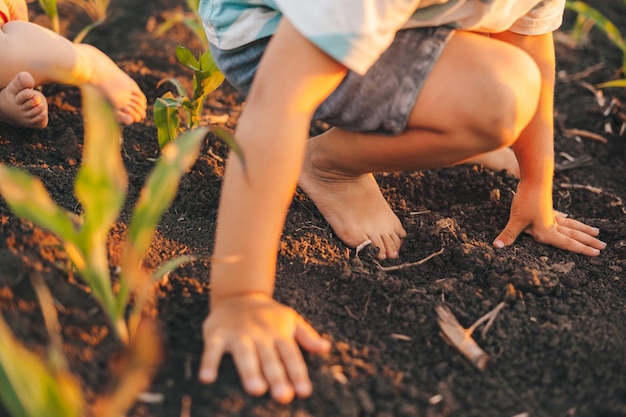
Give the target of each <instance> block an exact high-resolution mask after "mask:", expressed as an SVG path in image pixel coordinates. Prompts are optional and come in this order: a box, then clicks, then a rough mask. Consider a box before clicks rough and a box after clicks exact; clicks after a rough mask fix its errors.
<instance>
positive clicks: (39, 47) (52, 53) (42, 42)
mask: <svg viewBox="0 0 626 417" xmlns="http://www.w3.org/2000/svg"><path fill="white" fill-rule="evenodd" d="M0 45H2V48H0V62H2V67H1V68H0V88H3V87H4V86H6V85H8V83H9V82H10V81H11V80H12V79H13V78H14V77H15V76H16V75H17V73H19V72H20V71H27V72H29V73H30V74H31V75H32V77H33V79H34V81H35V85H41V84H46V83H63V84H72V85H81V84H84V83H88V84H92V85H94V86H95V87H97V88H98V89H100V91H102V93H103V94H104V95H105V96H106V97H107V98H108V99H109V100H110V101H111V103H112V105H113V106H114V108H115V109H116V110H117V114H118V118H119V120H120V121H121V122H122V123H127V124H130V123H133V122H137V121H139V120H141V119H143V118H144V117H145V112H146V97H145V96H144V94H143V92H142V91H141V89H140V88H139V86H138V85H137V83H135V81H134V80H133V79H132V78H130V77H129V76H128V75H127V74H126V73H124V72H123V71H122V70H121V69H120V68H119V67H118V66H117V65H116V64H115V63H114V62H113V61H112V60H111V59H109V57H107V56H106V55H105V54H104V53H102V52H101V51H100V50H98V49H96V48H94V47H93V46H90V45H87V44H74V43H72V42H70V41H69V40H68V39H66V38H64V37H62V36H60V35H58V34H56V33H54V32H52V31H50V30H48V29H46V28H44V27H42V26H38V25H35V24H33V23H29V22H21V21H12V22H9V23H6V24H4V25H2V26H1V27H0Z"/></svg>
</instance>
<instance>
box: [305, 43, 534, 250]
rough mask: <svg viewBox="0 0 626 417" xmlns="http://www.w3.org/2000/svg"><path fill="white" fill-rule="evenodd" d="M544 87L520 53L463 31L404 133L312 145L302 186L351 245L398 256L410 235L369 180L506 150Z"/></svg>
mask: <svg viewBox="0 0 626 417" xmlns="http://www.w3.org/2000/svg"><path fill="white" fill-rule="evenodd" d="M485 57H489V59H486V58H485ZM459 68H462V71H460V70H459ZM539 80H540V78H539V71H538V68H537V66H536V64H535V63H534V62H533V61H532V59H531V58H530V56H528V55H527V54H525V53H523V52H522V51H521V50H519V49H516V48H514V47H512V46H510V45H508V44H505V43H503V42H499V41H496V40H493V39H490V38H488V37H483V36H479V35H475V34H470V33H462V32H458V33H456V34H455V35H454V36H453V37H452V39H451V40H450V41H449V43H448V45H447V46H446V47H445V49H444V50H443V52H442V54H441V56H440V58H439V60H438V61H437V62H436V64H435V65H434V67H433V69H432V71H431V72H430V74H429V76H428V78H427V79H426V82H425V84H424V85H423V88H422V89H421V91H420V93H419V96H418V98H417V100H416V102H415V104H414V105H413V107H412V110H411V112H410V116H409V120H408V127H407V129H406V130H405V131H404V132H403V133H401V134H398V135H395V136H386V135H378V134H367V133H354V132H349V131H346V130H341V129H331V130H330V131H328V132H326V133H325V134H323V135H320V136H318V137H316V138H314V139H311V140H309V143H308V145H307V154H306V160H305V164H304V167H303V172H302V174H301V177H300V180H299V185H300V187H301V188H302V189H303V190H304V191H305V192H306V193H307V194H308V195H309V196H310V197H311V199H312V200H313V201H314V202H315V204H316V205H317V207H318V208H319V210H320V212H321V213H322V214H323V215H324V217H325V218H326V219H327V221H328V222H329V223H330V225H331V227H332V228H333V230H334V231H335V233H337V235H338V237H339V238H340V239H342V240H343V241H344V242H345V243H346V244H347V245H349V246H352V247H354V246H357V245H358V244H360V243H361V242H362V241H363V240H366V239H369V240H371V241H372V244H373V245H374V246H376V247H377V248H379V249H380V251H379V255H378V256H379V258H381V259H384V258H387V257H394V256H397V253H398V247H399V243H400V242H401V239H402V237H403V236H404V234H405V231H404V229H402V227H401V226H399V221H398V219H397V217H396V216H395V214H394V213H393V212H392V211H391V209H390V208H389V206H388V205H387V203H386V202H385V200H384V199H383V197H382V195H381V193H380V191H379V190H378V188H377V187H376V186H375V182H374V180H373V178H372V177H371V174H370V173H372V172H389V171H413V170H422V169H432V168H441V167H446V166H451V165H455V164H458V163H462V162H467V161H469V160H470V159H471V158H474V157H476V156H477V155H482V156H484V155H489V153H490V152H493V151H496V152H499V151H497V150H499V149H504V148H507V147H508V146H510V145H511V144H512V143H513V142H514V141H515V139H517V137H518V136H519V134H520V132H521V131H522V130H523V128H524V127H525V126H526V125H527V124H528V122H529V121H530V120H531V118H532V116H533V115H534V113H535V111H536V107H537V103H538V96H539V87H540V81H539ZM503 152H506V151H503ZM493 155H496V153H492V154H491V156H493Z"/></svg>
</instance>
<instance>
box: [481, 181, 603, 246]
mask: <svg viewBox="0 0 626 417" xmlns="http://www.w3.org/2000/svg"><path fill="white" fill-rule="evenodd" d="M537 194H538V193H537V192H535V190H527V189H525V188H524V186H523V184H522V183H520V186H519V187H518V190H517V193H516V194H515V196H514V197H513V202H512V204H511V216H510V217H509V222H508V223H507V225H506V227H505V228H504V230H503V231H502V232H501V233H500V235H499V236H498V237H497V238H496V239H495V241H494V242H493V245H494V246H495V247H497V248H502V247H504V246H508V245H510V244H512V243H513V242H514V241H515V239H517V237H518V236H519V235H520V233H522V232H526V233H528V234H529V235H531V236H532V237H533V238H534V239H535V240H536V241H537V242H539V243H543V244H546V245H552V246H555V247H557V248H560V249H565V250H567V251H570V252H576V253H581V254H583V255H588V256H598V255H599V254H600V251H601V250H602V249H604V248H605V247H606V243H604V242H602V241H601V240H599V239H597V238H596V236H598V234H599V233H600V231H599V230H598V229H597V228H595V227H591V226H588V225H586V224H584V223H581V222H579V221H577V220H574V219H569V218H567V217H566V216H565V215H564V214H562V213H559V212H556V211H554V210H553V209H552V201H551V197H549V198H548V197H544V198H543V199H542V198H541V196H540V195H537Z"/></svg>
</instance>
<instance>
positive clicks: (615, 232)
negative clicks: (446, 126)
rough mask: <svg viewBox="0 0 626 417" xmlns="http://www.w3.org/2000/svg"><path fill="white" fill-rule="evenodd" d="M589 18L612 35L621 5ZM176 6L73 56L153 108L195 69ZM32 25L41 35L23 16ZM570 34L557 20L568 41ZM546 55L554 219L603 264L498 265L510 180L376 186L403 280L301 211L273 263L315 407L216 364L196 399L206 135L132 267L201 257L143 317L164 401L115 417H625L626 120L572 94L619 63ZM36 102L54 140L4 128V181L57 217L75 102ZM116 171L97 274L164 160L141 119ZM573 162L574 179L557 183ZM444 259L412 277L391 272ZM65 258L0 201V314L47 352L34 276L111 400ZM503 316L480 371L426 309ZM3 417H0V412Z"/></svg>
mask: <svg viewBox="0 0 626 417" xmlns="http://www.w3.org/2000/svg"><path fill="white" fill-rule="evenodd" d="M590 3H591V4H593V5H595V6H597V7H598V8H600V9H601V10H602V11H603V12H605V13H606V14H607V16H609V17H610V18H611V19H612V20H613V21H614V22H615V23H616V24H617V26H618V27H620V28H622V29H623V28H626V5H625V4H624V3H623V2H620V1H610V2H607V1H602V0H594V1H590ZM183 4H184V2H183V1H182V0H177V1H175V0H156V1H149V2H147V1H143V0H124V1H122V0H117V1H115V0H114V1H113V2H112V4H111V8H110V16H109V19H108V21H107V23H106V24H105V25H103V26H101V27H99V28H98V29H97V30H95V31H94V32H92V33H91V34H90V35H89V36H88V37H87V38H86V42H89V43H92V44H94V45H96V46H98V47H100V48H101V49H103V50H104V51H105V52H107V53H108V54H109V55H110V56H111V57H112V58H114V59H115V61H116V62H118V63H119V65H120V66H121V67H122V68H123V69H125V70H126V71H127V72H128V73H129V74H130V75H131V76H132V77H133V78H135V79H136V80H137V81H138V82H139V84H140V85H141V87H142V88H143V89H144V91H145V93H146V95H147V96H148V100H149V104H150V106H151V105H152V103H153V102H154V100H155V98H156V97H159V96H161V95H163V94H164V93H165V91H166V87H165V86H162V87H157V83H158V82H159V80H161V79H163V78H165V77H178V78H179V79H180V80H181V81H183V82H184V83H187V85H190V81H191V74H190V73H189V72H188V71H187V70H186V69H184V68H183V67H181V66H180V65H178V64H177V63H176V59H175V55H174V49H175V47H176V45H177V44H183V45H186V46H188V47H191V48H192V49H193V50H194V51H197V52H199V51H200V50H201V47H200V44H199V43H198V41H197V40H196V39H195V37H194V35H193V34H191V33H190V32H189V31H187V30H186V29H185V28H184V27H176V28H175V29H174V30H173V31H172V32H170V33H168V35H167V36H166V37H163V38H157V37H155V36H154V34H153V33H152V32H151V30H150V28H152V27H154V24H155V23H158V22H160V21H162V13H163V12H165V11H168V10H174V9H175V8H177V7H178V8H180V7H182V5H183ZM61 11H62V13H63V14H62V20H63V21H64V22H65V26H64V27H65V30H67V31H68V33H70V34H71V33H75V31H76V30H77V29H78V28H80V27H82V26H84V25H85V24H86V23H87V22H88V20H87V18H86V16H83V15H82V14H80V13H78V12H76V10H75V9H72V8H71V7H69V6H64V7H63V8H62V10H61ZM31 14H32V18H33V19H34V20H35V21H38V22H40V23H42V24H46V20H45V18H44V17H43V16H42V15H41V13H40V11H39V9H38V8H37V5H36V2H35V3H32V4H31ZM572 21H573V15H572V14H570V13H569V12H568V14H567V19H566V24H565V26H564V29H568V28H569V27H571V24H572ZM68 23H71V24H69V25H68ZM72 31H74V32H72ZM557 39H558V40H559V41H558V58H559V60H558V67H559V68H558V69H559V76H560V77H559V82H558V85H557V91H556V107H557V116H556V119H557V120H556V122H557V134H556V150H557V161H556V162H557V164H558V167H559V170H558V171H557V173H556V176H555V184H554V204H555V207H556V208H557V209H558V210H561V211H564V212H566V213H568V214H569V215H570V216H572V217H574V218H577V219H580V220H582V221H584V222H587V223H589V224H592V225H595V226H598V227H600V229H601V231H602V232H601V238H602V239H603V240H605V241H606V242H607V243H608V247H607V249H606V250H605V251H604V252H603V253H602V255H601V256H600V257H598V258H588V257H583V256H579V255H575V254H571V253H566V252H563V251H560V250H557V249H554V248H551V247H545V246H541V245H539V244H537V243H535V242H534V241H533V240H532V239H531V238H529V237H521V238H520V239H519V241H518V242H517V243H516V244H515V245H513V246H512V247H509V248H506V249H502V250H497V251H496V250H494V249H493V248H492V247H491V245H490V242H491V241H492V239H493V238H494V237H495V236H496V235H497V233H498V231H499V230H500V229H501V228H503V227H504V225H505V222H506V219H507V217H508V207H509V204H510V200H511V196H512V194H513V192H514V191H515V187H516V180H515V179H514V178H512V177H510V176H507V175H506V174H505V173H495V172H490V171H486V170H483V169H482V168H480V167H465V166H464V167H456V168H451V169H442V170H433V171H424V172H410V173H400V174H385V175H379V176H378V178H379V180H380V185H381V187H382V189H383V191H384V194H385V195H386V196H387V197H388V199H389V202H390V204H391V205H392V207H393V209H394V210H395V211H396V212H397V213H398V215H399V216H400V217H401V219H402V220H403V222H404V224H405V226H406V228H407V231H408V233H409V235H408V238H407V241H406V245H405V246H404V248H403V249H402V252H401V258H400V261H396V262H393V263H387V264H386V265H384V266H392V265H398V266H399V269H397V270H393V271H385V270H382V269H381V268H380V267H379V266H378V265H377V264H376V263H375V262H374V261H373V258H372V256H371V254H369V253H361V254H360V255H359V257H356V256H355V253H354V251H350V250H349V249H348V248H346V247H345V246H344V245H343V244H342V243H341V242H340V241H339V240H338V239H337V238H336V237H335V236H334V234H333V233H332V231H331V230H330V228H329V226H328V225H327V224H326V222H325V221H324V219H323V218H322V217H321V216H320V214H319V213H318V212H317V211H316V209H315V207H314V205H313V204H312V203H311V201H310V200H309V199H308V198H307V197H306V196H305V195H303V194H302V193H298V194H297V195H296V197H295V198H294V201H293V204H292V207H291V211H290V213H289V217H288V220H287V224H286V227H285V231H284V235H283V240H282V244H281V247H280V253H279V260H278V262H279V263H278V279H277V288H276V298H277V299H278V300H280V301H282V302H284V303H286V304H288V305H290V306H292V307H294V308H296V309H297V310H298V311H299V312H301V313H302V314H303V315H304V317H306V318H307V319H308V320H310V321H311V323H312V324H313V325H314V326H315V327H316V328H317V329H318V330H319V331H321V332H322V333H323V334H325V335H327V336H328V338H329V339H331V340H332V341H333V342H334V348H333V350H332V354H331V355H330V356H329V357H328V358H317V357H311V358H309V360H310V372H311V375H312V378H313V381H314V386H315V393H314V395H313V396H312V397H311V398H310V399H307V400H296V401H295V402H293V403H292V404H291V405H288V406H282V405H278V404H276V403H274V402H272V401H271V400H270V399H269V398H268V397H262V398H251V397H249V396H247V395H245V394H244V393H243V392H242V390H241V387H240V384H239V381H238V378H237V376H236V373H235V370H234V367H233V365H232V362H230V361H229V360H226V361H224V363H223V366H222V369H221V377H220V379H219V380H218V382H217V383H216V384H214V385H211V386H203V385H201V384H200V383H198V381H197V380H196V376H195V374H196V371H197V367H198V361H199V357H200V354H201V351H202V339H201V334H200V326H201V323H202V320H203V319H204V318H205V316H206V315H207V312H208V308H209V306H208V293H209V282H208V276H209V270H210V262H209V256H210V254H211V249H212V243H213V238H214V223H215V217H216V210H217V205H218V198H219V192H220V185H221V181H222V172H223V166H224V163H223V160H222V158H224V157H225V156H226V153H227V149H226V147H225V146H224V145H222V144H221V143H220V142H219V140H217V139H216V137H215V136H213V135H212V134H210V135H209V136H208V137H207V138H206V140H205V143H204V146H203V151H202V155H201V156H200V158H199V159H198V161H197V162H196V164H195V166H194V167H193V169H192V170H191V172H189V173H188V174H187V175H186V176H185V177H184V178H183V180H182V182H181V186H180V191H179V194H178V196H177V197H176V200H175V201H174V203H173V206H172V207H171V209H170V210H169V211H168V212H167V213H166V214H165V216H164V218H163V220H162V222H161V225H160V227H159V231H158V234H157V236H156V237H155V239H154V243H153V246H152V248H151V250H150V253H149V256H148V258H147V259H146V263H147V264H148V265H151V266H157V265H159V264H160V263H162V262H164V261H165V260H167V259H169V258H171V257H173V256H176V255H178V254H181V253H187V254H194V255H197V256H198V257H199V258H200V260H198V261H195V262H193V263H191V264H188V265H186V266H184V267H182V268H180V269H178V270H176V271H175V272H174V273H172V274H171V275H170V277H169V281H168V282H167V283H163V284H162V285H160V286H159V287H158V288H157V300H156V304H155V308H154V309H153V313H154V315H155V316H156V317H157V318H158V320H159V322H160V323H161V325H162V326H161V328H162V336H163V344H164V349H165V352H166V353H165V358H164V361H163V363H162V365H161V366H160V368H159V370H158V373H157V375H156V377H155V379H154V382H153V385H152V387H151V389H150V391H151V392H153V393H161V394H163V400H162V401H161V402H159V403H156V404H149V403H142V402H137V404H136V405H135V407H134V408H133V410H132V411H131V413H130V415H132V416H154V417H165V416H167V417H172V416H177V415H185V413H184V412H181V410H182V408H183V406H182V403H183V399H184V398H186V399H187V400H185V401H189V400H191V403H190V404H191V405H190V407H191V408H190V410H191V415H194V416H201V415H202V416H211V417H217V416H255V417H265V416H294V417H295V416H297V417H307V416H315V417H339V416H346V417H348V416H350V417H352V416H354V417H356V416H376V417H391V416H396V417H416V416H425V417H443V416H459V417H470V416H472V417H474V416H475V417H513V416H529V417H624V416H626V273H625V272H624V270H625V269H626V261H625V259H626V215H625V214H626V210H625V207H624V203H623V199H624V198H626V134H621V135H620V134H619V131H620V128H622V124H623V123H624V121H623V118H624V114H626V108H625V107H621V105H620V104H619V103H618V104H617V105H616V106H615V110H616V111H621V114H622V116H621V119H620V116H619V115H618V114H616V113H615V112H614V113H613V114H609V115H605V114H603V113H602V108H601V107H600V106H599V105H598V103H597V100H596V97H595V96H594V95H593V94H592V93H591V92H590V90H589V89H587V88H585V87H584V83H585V82H586V83H590V84H595V83H598V82H603V81H607V80H610V79H614V78H616V77H618V76H620V74H619V71H618V68H619V66H620V62H621V52H620V51H619V50H618V49H617V48H616V47H615V46H613V45H612V44H610V43H609V42H608V41H607V40H606V39H605V38H604V36H603V35H601V34H600V33H599V32H596V31H592V33H591V40H590V42H587V43H586V44H584V45H580V46H578V47H573V46H572V45H571V44H568V42H567V37H566V36H565V35H564V32H560V33H558V36H557ZM596 64H601V66H599V67H593V66H595V65H596ZM592 67H593V68H592ZM589 68H592V71H587V72H586V73H582V71H585V70H587V69H589ZM459 70H462V69H459ZM43 91H44V93H45V94H46V95H47V97H48V98H49V102H50V125H49V127H48V128H47V129H45V130H43V131H33V130H27V129H17V128H13V127H10V126H7V125H4V124H0V145H1V146H0V162H2V163H6V164H13V165H18V166H21V167H24V168H25V169H27V170H28V171H30V172H31V173H33V174H35V175H37V176H39V177H40V178H41V179H42V180H43V181H44V183H45V185H46V186H47V188H48V189H49V191H50V193H51V194H52V195H53V197H54V198H55V200H56V201H58V202H59V203H60V204H61V205H62V206H63V207H64V208H66V209H67V210H70V211H77V210H79V207H78V203H77V201H76V199H75V197H74V196H73V193H72V192H71V190H72V189H73V181H74V177H75V174H76V171H77V169H78V166H79V164H80V161H81V149H82V137H83V126H82V118H81V111H80V94H79V92H78V90H76V89H75V88H71V87H66V86H47V87H45V88H44V90H43ZM604 97H605V98H606V99H607V101H610V100H611V99H612V98H616V99H618V100H620V101H621V102H623V103H626V89H610V90H606V91H605V93H604ZM242 101H243V99H242V97H241V96H239V95H238V94H237V93H236V92H234V90H233V89H232V88H231V87H229V86H228V85H223V86H222V87H221V88H220V90H219V91H218V92H216V93H215V94H213V96H212V97H211V98H210V100H209V102H208V103H207V108H206V113H207V114H213V115H226V117H227V122H226V126H227V127H230V128H232V127H233V126H234V124H235V122H236V120H237V116H238V114H239V111H240V108H241V103H242ZM625 106H626V104H625ZM150 110H151V109H150ZM477 111H480V109H477ZM451 122H452V121H451ZM276 123H280V121H279V120H277V121H276ZM608 127H611V128H612V130H613V132H614V133H609V132H607V128H608ZM566 129H581V130H585V131H589V132H593V133H596V134H599V135H602V136H603V137H604V138H606V143H603V142H601V141H598V140H594V139H591V138H588V137H586V136H582V137H567V136H568V135H566ZM123 152H124V154H123V155H124V161H125V163H126V167H127V169H128V175H129V180H130V189H129V195H128V203H127V205H126V207H125V210H124V212H123V213H122V216H121V218H120V221H119V223H118V224H117V225H116V227H115V228H114V230H113V231H112V233H111V253H112V256H111V266H112V268H113V267H114V266H115V265H116V259H117V258H116V254H115V250H116V248H118V247H119V245H118V243H119V242H120V239H121V237H122V236H123V233H124V231H125V224H126V223H125V221H126V220H127V219H128V217H129V214H130V212H131V211H130V210H131V209H132V207H133V205H134V202H135V201H136V198H137V195H138V191H139V189H140V187H141V186H142V184H143V181H144V179H145V177H146V175H147V172H148V171H149V169H150V168H151V167H152V166H153V163H154V162H153V158H154V157H156V156H158V154H159V148H158V145H157V141H156V129H155V127H154V124H153V121H152V117H151V115H149V116H148V118H147V119H146V120H145V122H142V123H137V124H135V125H132V126H130V127H126V128H125V129H124V145H123ZM585 157H586V158H588V160H587V162H586V163H584V164H582V165H580V166H576V165H574V166H572V165H567V164H566V163H567V162H568V160H569V159H575V160H576V161H581V160H583V158H585ZM250 215H251V216H253V215H254V213H250ZM251 238H253V237H251ZM440 250H443V251H442V253H441V254H439V255H438V256H435V257H433V258H432V259H430V260H429V261H427V262H425V263H423V264H421V265H418V266H409V265H406V264H408V263H411V262H415V261H419V260H421V259H423V258H425V257H427V256H429V255H431V254H433V253H436V252H438V251H440ZM66 259H67V258H66V256H65V255H64V253H63V252H62V251H61V250H60V249H59V247H58V240H57V239H56V238H55V237H54V236H52V235H51V234H50V233H48V232H47V231H44V230H42V229H40V228H38V227H36V226H33V225H32V224H31V223H29V222H27V221H23V220H20V219H19V218H17V217H16V216H14V215H13V214H12V213H11V212H10V211H9V209H8V208H7V206H6V204H5V203H4V202H0V310H1V311H2V314H3V315H4V316H5V317H6V319H7V320H8V322H9V324H10V325H11V327H12V329H13V330H14V331H15V333H16V334H17V336H18V337H19V338H20V339H21V340H23V341H24V343H25V344H26V345H27V346H28V347H30V348H32V349H34V350H37V351H42V349H43V347H44V346H45V345H46V343H47V334H46V332H45V328H44V326H43V319H42V316H41V314H40V311H39V309H38V304H37V302H36V298H35V296H34V292H33V290H32V286H31V283H30V279H29V277H30V276H31V275H33V274H34V273H41V274H42V275H43V277H44V279H45V281H46V282H47V283H48V284H49V286H50V288H51V289H52V292H53V294H54V296H55V298H56V299H57V301H58V306H59V314H60V320H61V324H62V327H63V330H62V335H63V338H64V342H65V352H66V354H67V356H68V359H69V361H70V365H71V368H72V370H73V371H74V372H75V373H76V374H77V375H78V376H79V378H80V380H81V382H82V384H83V387H84V389H85V391H86V392H87V393H89V395H90V396H93V395H97V394H99V393H102V392H104V391H105V390H106V388H107V386H108V384H109V382H110V380H111V371H110V369H109V362H110V360H111V358H112V357H113V353H114V352H115V351H116V350H117V349H118V348H119V346H120V345H119V343H118V342H117V341H116V340H115V338H114V337H113V336H112V334H111V332H110V330H109V327H108V323H107V321H106V319H105V317H104V315H103V313H102V311H101V309H100V308H99V307H98V304H97V303H96V302H95V301H94V300H93V299H92V298H91V296H90V294H89V293H88V291H87V289H86V288H85V286H84V285H82V284H81V283H80V281H79V279H75V278H73V277H72V276H68V273H67V269H66V267H65V266H66ZM502 301H505V302H506V305H505V307H504V309H502V311H501V312H500V313H499V315H498V316H497V317H496V319H495V321H494V323H493V326H492V327H491V328H490V329H489V331H488V332H487V333H486V334H485V335H483V334H482V332H481V331H480V328H479V330H478V331H476V332H475V334H474V337H475V339H476V341H477V343H478V344H479V345H480V346H481V347H482V348H483V349H484V350H485V351H486V352H487V353H488V354H489V355H490V356H491V361H490V362H489V364H488V366H487V369H486V370H485V371H483V372H481V371H479V370H477V369H476V368H474V367H473V366H472V365H471V364H470V363H469V362H468V361H467V360H466V359H464V357H463V356H461V355H460V354H459V352H458V351H457V350H455V349H454V348H453V347H451V346H450V345H448V344H447V343H446V342H445V341H444V340H443V339H442V337H441V335H440V329H439V326H438V324H437V316H436V313H435V307H436V306H438V305H441V304H444V305H446V306H448V307H449V308H450V309H451V310H452V312H453V313H454V314H455V315H456V317H457V318H458V320H459V322H460V323H461V324H462V325H463V326H464V327H469V326H470V325H471V324H472V323H473V322H474V321H476V320H477V319H478V318H479V317H481V316H483V315H484V314H485V313H487V312H489V311H490V310H492V309H494V308H495V307H496V306H497V305H498V304H499V303H500V302H502ZM187 405H189V403H187ZM183 411H184V410H183ZM0 415H6V412H4V411H2V410H1V409H0Z"/></svg>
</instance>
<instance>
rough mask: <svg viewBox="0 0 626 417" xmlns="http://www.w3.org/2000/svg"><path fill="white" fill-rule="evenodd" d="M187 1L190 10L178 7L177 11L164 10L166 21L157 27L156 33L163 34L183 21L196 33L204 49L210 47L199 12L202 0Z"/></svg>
mask: <svg viewBox="0 0 626 417" xmlns="http://www.w3.org/2000/svg"><path fill="white" fill-rule="evenodd" d="M186 3H187V8H188V9H189V10H182V9H177V10H175V11H170V12H164V13H163V15H164V16H165V21H164V22H163V23H161V24H160V25H159V26H158V27H157V28H156V31H155V34H156V35H157V36H163V35H164V34H165V33H167V32H168V31H169V30H170V29H171V28H172V27H174V25H176V24H179V23H182V24H183V25H185V26H186V27H187V29H189V30H190V31H191V32H192V33H193V34H195V35H196V37H197V38H198V40H199V41H200V42H201V43H202V46H203V47H204V49H208V48H209V41H208V40H207V38H206V33H205V32H204V28H203V26H202V18H201V17H200V15H199V14H198V6H199V5H200V0H186Z"/></svg>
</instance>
